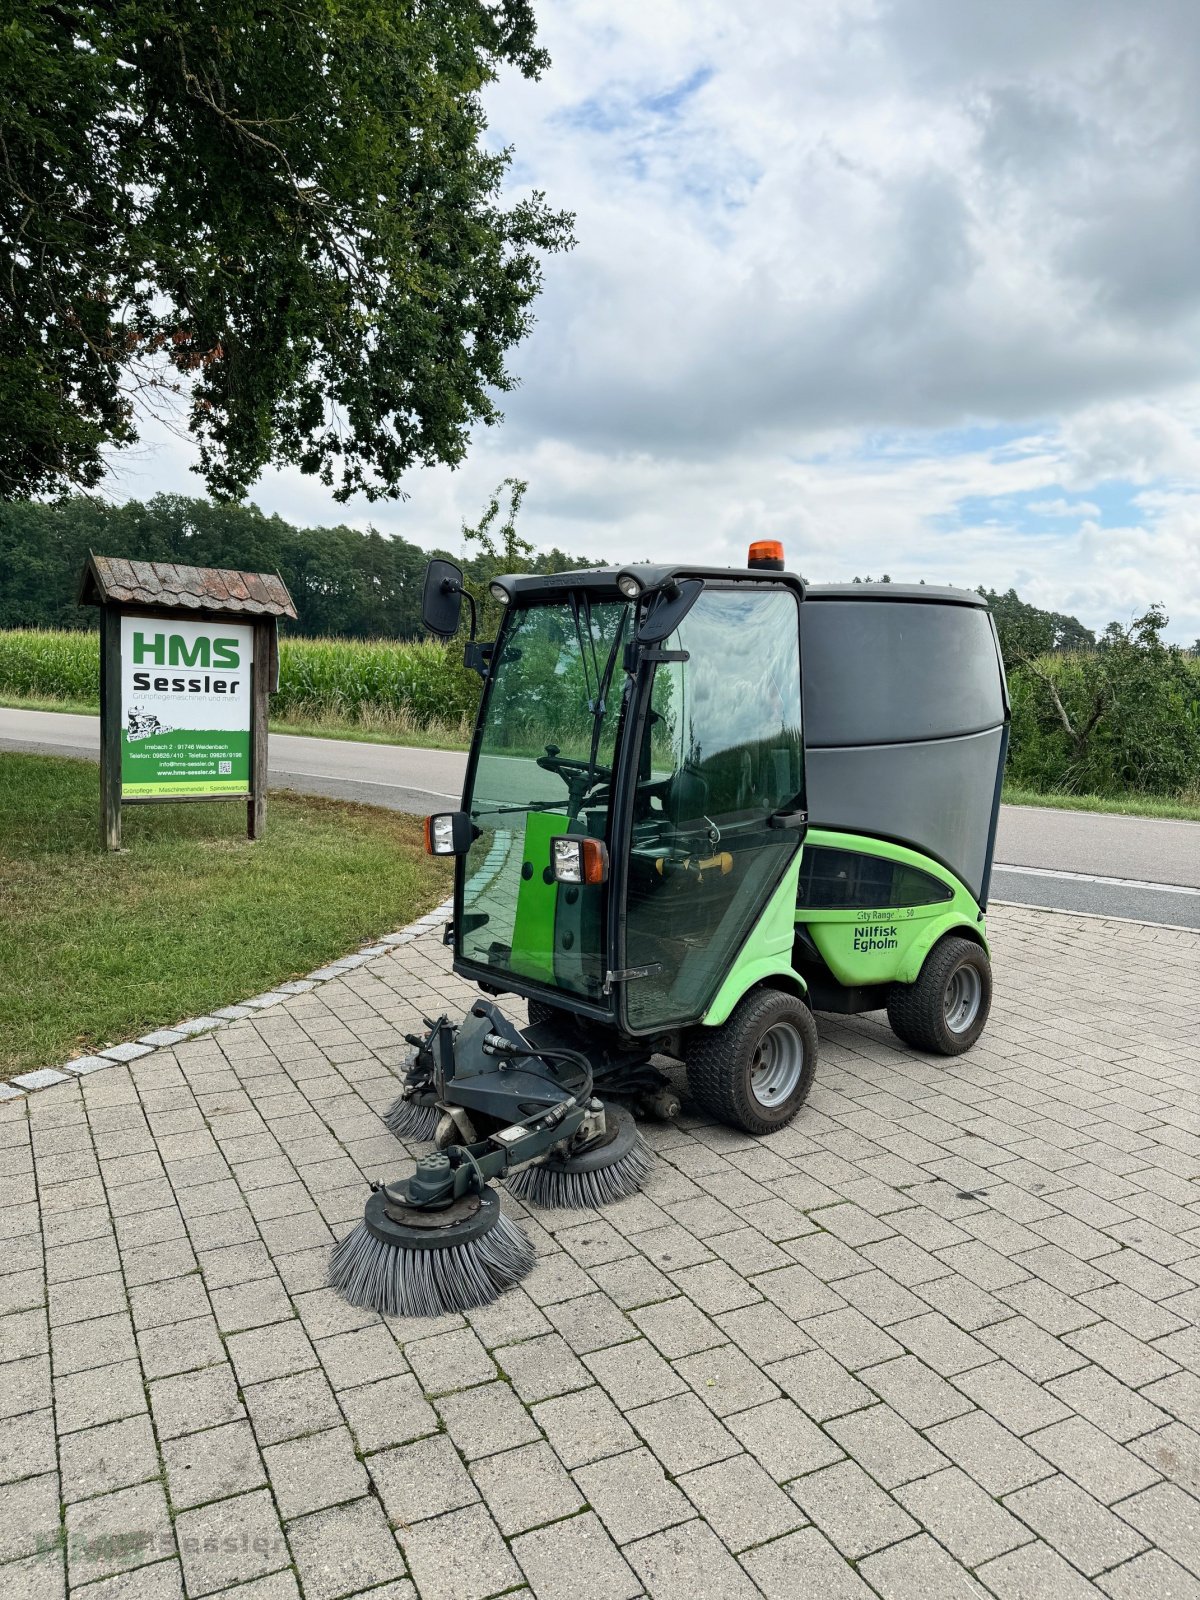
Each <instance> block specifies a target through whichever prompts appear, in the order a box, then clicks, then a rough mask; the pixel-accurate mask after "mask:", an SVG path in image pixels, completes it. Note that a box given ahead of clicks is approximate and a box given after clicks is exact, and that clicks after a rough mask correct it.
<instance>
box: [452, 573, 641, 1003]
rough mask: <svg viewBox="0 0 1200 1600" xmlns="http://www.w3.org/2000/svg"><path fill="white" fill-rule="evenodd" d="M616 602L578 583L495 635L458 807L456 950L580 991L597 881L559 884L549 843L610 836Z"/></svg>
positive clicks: (593, 946) (598, 968) (591, 978)
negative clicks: (461, 854)
mask: <svg viewBox="0 0 1200 1600" xmlns="http://www.w3.org/2000/svg"><path fill="white" fill-rule="evenodd" d="M629 610H630V608H629V605H628V603H627V602H626V601H624V600H620V601H603V602H600V603H596V602H589V601H588V600H587V598H586V596H585V595H584V594H582V593H578V592H577V593H573V594H567V595H565V596H563V598H562V599H560V600H555V601H554V602H553V603H551V604H548V605H536V606H529V607H525V608H522V609H520V610H516V611H514V612H513V613H512V614H511V615H510V616H509V617H508V619H507V621H506V625H505V628H504V630H503V633H502V635H501V639H500V642H499V644H498V646H497V652H498V653H497V659H496V661H495V664H494V666H493V669H492V676H491V682H490V685H489V689H488V696H487V701H486V705H485V709H484V718H483V730H482V735H481V740H480V744H479V751H478V757H477V760H476V765H475V771H474V775H473V780H472V783H471V788H470V793H469V794H468V795H467V797H466V801H465V805H466V809H467V811H468V812H469V814H470V817H471V820H472V822H473V823H474V824H475V826H476V827H477V828H478V829H479V830H480V832H479V836H478V838H477V839H476V840H475V841H474V843H473V844H472V845H471V848H470V850H469V851H468V853H467V857H466V861H465V864H464V875H463V901H462V908H461V912H460V914H459V916H458V918H457V919H456V920H457V938H458V950H459V954H460V955H461V956H462V958H463V959H465V960H467V961H473V962H477V963H479V964H480V965H482V966H487V967H493V968H499V969H500V970H501V971H502V972H505V973H509V974H511V975H512V976H514V977H518V978H528V979H532V980H533V981H535V982H540V983H545V984H548V985H551V986H552V987H554V988H557V989H565V990H568V991H569V992H571V993H572V994H577V995H580V996H581V997H583V998H586V999H592V1000H599V999H600V997H601V992H602V989H603V985H604V978H605V935H604V930H605V927H606V920H605V919H606V895H607V885H606V884H596V885H574V884H571V885H567V884H562V885H560V884H556V883H555V882H554V881H553V878H552V877H551V874H550V840H551V839H552V838H553V837H554V836H555V835H556V834H561V833H568V832H569V833H577V834H586V835H588V836H589V837H591V838H597V839H604V840H606V841H607V839H608V831H609V806H610V798H611V790H612V777H613V766H614V762H615V752H616V741H617V727H618V723H619V720H620V712H621V705H620V699H621V694H622V692H623V689H624V684H625V681H626V680H625V674H624V673H623V672H622V671H621V670H620V658H621V651H622V647H623V645H624V643H625V641H626V638H627V636H628V625H629Z"/></svg>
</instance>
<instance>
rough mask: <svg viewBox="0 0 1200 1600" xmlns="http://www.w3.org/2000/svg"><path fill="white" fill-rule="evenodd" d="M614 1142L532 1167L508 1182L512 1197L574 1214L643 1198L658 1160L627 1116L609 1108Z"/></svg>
mask: <svg viewBox="0 0 1200 1600" xmlns="http://www.w3.org/2000/svg"><path fill="white" fill-rule="evenodd" d="M606 1114H607V1117H608V1121H609V1125H610V1129H611V1133H612V1137H611V1138H610V1140H609V1142H608V1143H607V1144H605V1145H601V1146H599V1147H598V1148H595V1149H593V1150H589V1151H584V1152H583V1153H582V1154H581V1155H578V1156H567V1157H563V1156H561V1155H559V1154H558V1153H557V1152H556V1153H555V1154H553V1155H550V1156H547V1157H546V1158H545V1159H544V1160H542V1161H535V1162H532V1163H531V1164H530V1165H529V1166H527V1167H522V1168H520V1170H519V1171H517V1172H513V1173H510V1174H509V1176H508V1178H507V1179H506V1180H505V1182H506V1184H507V1186H508V1192H509V1194H511V1195H513V1196H514V1197H515V1198H516V1199H518V1200H524V1201H527V1202H528V1203H529V1204H531V1205H535V1206H545V1207H562V1208H564V1209H569V1210H583V1209H588V1208H590V1209H594V1208H596V1207H597V1206H609V1205H613V1204H614V1203H615V1202H616V1201H618V1200H626V1199H628V1198H629V1196H630V1195H634V1194H638V1193H640V1191H641V1190H642V1188H643V1186H644V1185H645V1182H646V1179H647V1178H648V1177H649V1176H650V1171H651V1168H652V1167H653V1164H654V1157H653V1156H652V1154H651V1152H650V1147H649V1145H647V1143H646V1141H645V1140H644V1139H643V1138H642V1136H641V1134H640V1133H639V1132H638V1131H637V1128H636V1126H635V1125H634V1121H633V1118H632V1117H631V1116H630V1115H629V1113H628V1112H627V1111H623V1110H619V1109H614V1108H612V1107H609V1108H608V1109H607V1113H606Z"/></svg>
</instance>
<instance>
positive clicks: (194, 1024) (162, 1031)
mask: <svg viewBox="0 0 1200 1600" xmlns="http://www.w3.org/2000/svg"><path fill="white" fill-rule="evenodd" d="M453 910H454V902H453V901H452V900H443V901H442V903H441V905H440V906H435V907H434V909H433V910H432V911H427V912H426V913H425V915H424V916H423V917H418V918H417V919H416V921H415V922H410V923H407V924H406V925H405V926H404V927H403V928H398V929H397V930H396V932H395V933H385V934H384V936H383V938H382V939H379V940H372V941H371V942H370V943H368V944H365V945H364V946H363V947H362V949H361V950H356V951H354V952H353V953H352V954H350V955H348V956H343V957H342V958H341V960H340V961H331V962H330V963H329V964H328V965H327V966H324V967H318V968H317V970H316V971H315V972H310V973H309V974H308V976H307V977H304V978H296V979H294V980H293V981H292V982H290V983H281V984H280V985H279V987H278V988H276V989H268V990H267V991H266V993H264V994H256V995H251V996H250V998H249V999H247V1000H242V1001H240V1002H239V1003H237V1004H236V1005H230V1006H222V1007H221V1009H220V1010H219V1011H214V1012H213V1013H212V1014H211V1015H209V1016H203V1017H189V1018H188V1019H187V1020H186V1021H184V1022H175V1023H172V1024H171V1026H170V1027H168V1028H156V1029H154V1031H153V1032H152V1033H144V1034H142V1036H141V1038H140V1039H131V1040H129V1041H128V1042H127V1043H125V1044H115V1045H112V1046H110V1047H109V1048H108V1049H107V1050H100V1051H98V1052H97V1053H96V1054H95V1055H90V1056H76V1057H75V1059H74V1060H73V1061H64V1062H62V1063H61V1064H60V1065H59V1066H57V1067H38V1068H36V1069H35V1070H34V1071H33V1072H22V1073H19V1074H18V1075H17V1076H16V1077H15V1078H10V1079H9V1081H8V1082H7V1083H0V1102H4V1101H10V1100H21V1099H23V1098H24V1097H25V1095H26V1094H33V1093H36V1092H37V1091H38V1090H39V1089H49V1088H50V1087H51V1086H52V1085H53V1084H56V1083H69V1082H70V1080H71V1079H72V1078H73V1077H74V1078H82V1077H83V1076H84V1075H85V1074H87V1073H91V1072H97V1071H99V1069H100V1068H101V1067H115V1066H120V1065H122V1064H124V1063H126V1062H130V1061H138V1060H140V1059H141V1057H142V1056H148V1055H150V1054H152V1052H153V1051H154V1050H156V1049H159V1048H166V1047H168V1046H170V1045H173V1044H181V1043H182V1042H183V1041H184V1040H185V1039H189V1038H192V1037H194V1036H195V1035H196V1034H200V1033H215V1032H217V1030H218V1029H220V1028H227V1027H228V1026H229V1024H230V1023H231V1022H240V1021H241V1020H242V1018H244V1017H253V1016H255V1015H256V1014H257V1013H259V1012H261V1011H268V1010H270V1008H271V1007H272V1006H277V1005H278V1004H279V1002H280V1001H281V1000H286V999H287V998H288V997H289V996H290V995H295V994H307V993H308V991H309V990H310V989H316V988H318V987H319V986H320V985H321V984H323V983H331V982H332V981H333V980H334V979H335V978H341V977H344V976H345V974H346V973H348V972H354V971H356V970H357V969H358V968H359V967H363V966H366V965H367V963H368V962H371V961H378V960H379V959H380V958H381V957H382V956H387V955H391V954H392V953H393V952H394V951H395V950H397V949H399V948H400V946H401V945H406V944H410V943H411V942H412V941H413V940H414V939H417V938H419V937H420V936H421V935H422V934H425V933H432V932H433V930H434V929H435V928H440V927H442V926H444V924H445V923H447V922H448V921H449V920H450V917H451V915H452V913H453Z"/></svg>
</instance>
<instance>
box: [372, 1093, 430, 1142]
mask: <svg viewBox="0 0 1200 1600" xmlns="http://www.w3.org/2000/svg"><path fill="white" fill-rule="evenodd" d="M440 1117H441V1112H440V1111H439V1110H438V1106H437V1102H436V1101H435V1100H430V1101H423V1100H418V1099H417V1098H416V1096H415V1095H412V1094H410V1093H409V1092H408V1091H407V1090H405V1091H404V1093H402V1094H399V1095H397V1096H396V1098H395V1099H394V1100H393V1101H392V1103H391V1105H390V1106H389V1107H388V1108H387V1110H386V1111H385V1112H384V1113H383V1121H384V1126H385V1127H386V1128H387V1129H388V1131H389V1132H390V1133H394V1134H395V1135H396V1137H397V1139H413V1140H417V1139H432V1138H433V1136H434V1134H435V1133H436V1132H437V1125H438V1120H439V1118H440Z"/></svg>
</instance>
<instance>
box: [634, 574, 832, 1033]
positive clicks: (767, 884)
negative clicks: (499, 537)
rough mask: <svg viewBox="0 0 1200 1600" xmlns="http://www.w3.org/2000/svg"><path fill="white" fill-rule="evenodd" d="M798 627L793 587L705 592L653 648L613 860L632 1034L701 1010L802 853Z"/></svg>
mask: <svg viewBox="0 0 1200 1600" xmlns="http://www.w3.org/2000/svg"><path fill="white" fill-rule="evenodd" d="M799 626H800V619H799V597H798V595H797V594H796V593H795V591H794V590H792V589H791V588H787V587H784V586H782V585H780V586H772V585H766V584H738V585H734V584H731V585H728V586H726V587H717V586H714V585H710V586H708V587H706V588H705V589H704V591H703V593H702V594H701V595H700V596H699V598H698V599H697V600H696V602H695V604H694V605H693V606H692V608H691V609H690V611H688V613H687V615H686V616H685V617H684V619H683V621H682V622H681V624H680V626H679V628H678V629H677V631H676V632H675V633H674V634H672V635H671V637H670V638H669V639H668V640H666V641H665V644H664V646H663V647H662V650H661V651H660V652H658V653H659V655H660V656H661V657H662V658H663V659H660V660H659V661H658V662H657V664H656V665H655V666H654V669H653V674H654V675H653V678H652V680H651V681H650V683H649V685H648V686H647V688H646V689H645V690H644V699H643V709H642V726H641V729H640V733H639V735H638V737H639V739H640V760H639V765H638V771H637V775H636V780H635V785H634V794H633V799H632V804H631V806H630V808H629V822H628V830H627V834H626V839H627V848H626V850H625V851H623V852H622V853H621V854H622V856H623V858H624V863H625V875H624V879H623V883H622V885H621V886H620V889H619V892H620V893H621V895H622V900H621V906H622V909H623V913H624V914H623V918H622V924H621V928H620V933H619V937H618V949H619V950H623V959H622V973H623V974H627V975H619V982H620V1015H621V1020H622V1025H623V1026H624V1028H625V1029H626V1031H627V1032H629V1033H633V1034H639V1033H652V1032H656V1031H661V1030H664V1029H666V1028H673V1027H680V1026H686V1025H688V1024H690V1023H692V1022H695V1021H698V1020H699V1018H700V1017H701V1016H703V1015H704V1013H705V1011H706V1010H707V1008H708V1006H709V1003H710V1002H711V1000H712V998H713V996H714V995H715V994H716V991H717V989H718V988H719V986H720V984H721V982H722V980H723V979H724V978H725V976H726V975H727V973H728V972H729V969H730V967H731V966H732V964H733V962H734V960H735V959H736V957H737V954H738V951H739V950H740V948H741V946H742V944H743V943H744V941H745V939H746V937H747V935H748V934H749V932H750V930H751V928H752V927H753V926H754V923H755V921H756V919H757V918H758V916H759V915H760V914H761V912H762V910H763V908H764V907H765V905H766V903H767V901H768V900H769V899H770V896H771V894H772V893H773V891H774V890H775V888H776V887H777V885H778V884H779V882H780V880H781V878H782V876H783V874H784V873H785V872H786V870H787V868H788V867H789V866H790V865H791V864H792V863H793V862H794V860H795V858H796V855H797V853H798V851H799V850H800V848H801V837H802V834H801V831H800V830H799V829H797V828H795V827H789V826H786V825H784V826H780V823H781V822H782V823H786V821H787V819H788V817H789V815H794V814H796V813H798V812H800V811H802V809H803V805H804V746H803V733H802V726H801V705H800V634H799ZM634 974H637V975H636V976H635V975H634Z"/></svg>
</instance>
